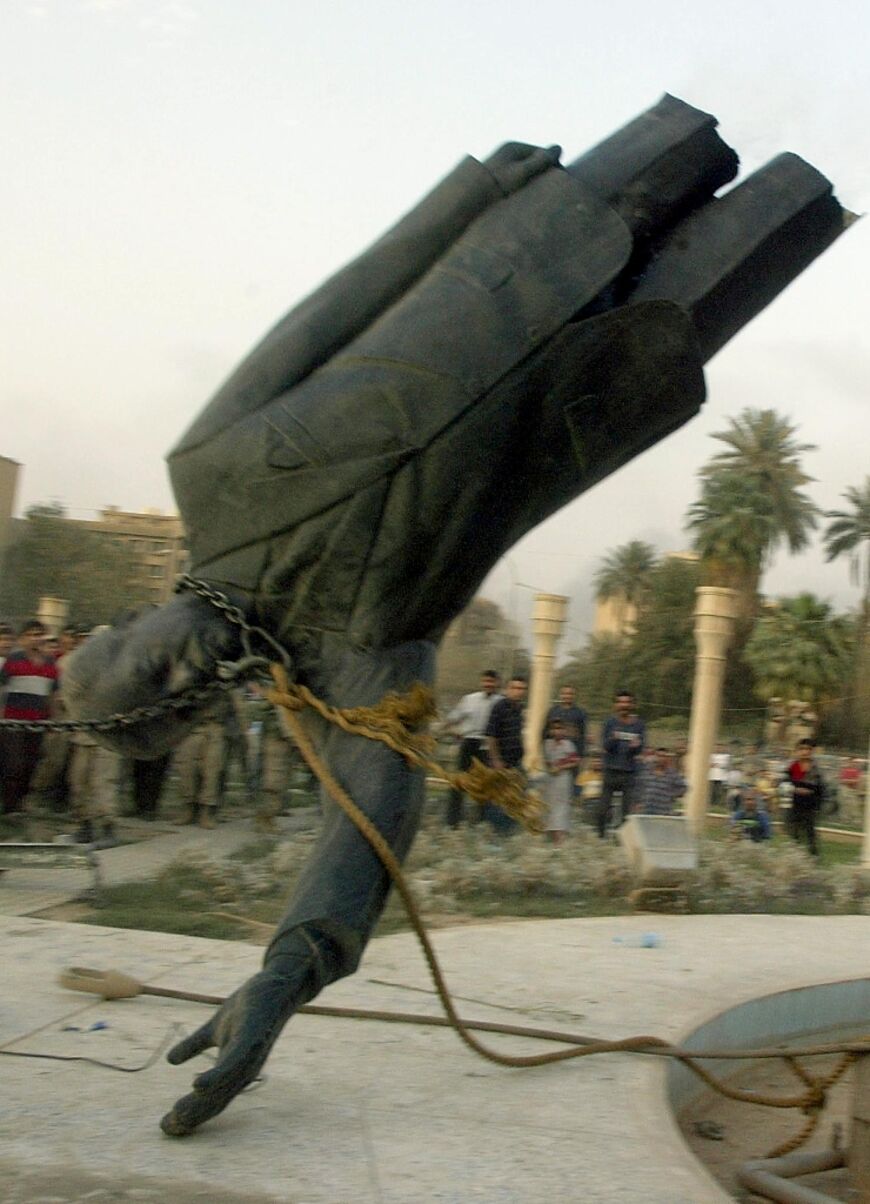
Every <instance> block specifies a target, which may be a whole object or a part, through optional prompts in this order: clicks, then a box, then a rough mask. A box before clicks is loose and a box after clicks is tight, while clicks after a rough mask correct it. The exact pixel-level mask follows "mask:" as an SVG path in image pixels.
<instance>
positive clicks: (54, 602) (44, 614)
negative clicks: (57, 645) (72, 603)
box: [36, 596, 69, 635]
mask: <svg viewBox="0 0 870 1204" xmlns="http://www.w3.org/2000/svg"><path fill="white" fill-rule="evenodd" d="M68 614H69V602H67V600H66V598H52V597H48V596H46V597H45V598H40V599H39V605H38V606H37V608H36V617H37V618H38V619H40V620H41V621H42V622H43V623H44V624H45V625H46V627H47V628H48V630H49V632H50V633H51V635H59V634H60V632H61V631H62V629H63V627H64V624H65V623H66V620H67V615H68Z"/></svg>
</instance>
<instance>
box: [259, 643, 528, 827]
mask: <svg viewBox="0 0 870 1204" xmlns="http://www.w3.org/2000/svg"><path fill="white" fill-rule="evenodd" d="M272 677H273V679H274V682H275V688H274V689H271V690H266V691H264V695H265V697H266V698H267V699H268V700H269V702H271V703H274V705H275V706H279V707H282V708H283V709H284V710H285V711H286V712H287V713H288V715H290V714H292V713H293V712H295V711H301V710H303V709H304V708H305V707H310V708H311V709H312V710H313V711H316V712H317V714H318V715H321V716H322V717H323V718H324V719H326V720H327V722H329V723H333V724H335V726H336V727H340V728H341V729H342V731H345V732H350V733H351V734H352V735H356V736H364V737H365V738H366V739H367V740H378V741H379V742H380V743H381V744H386V746H387V748H391V749H392V750H393V752H396V753H399V754H400V755H401V756H403V757H404V758H405V760H406V761H407V762H408V763H409V764H410V765H415V766H416V767H417V768H418V769H423V770H425V772H426V773H427V774H429V775H430V776H431V777H435V778H438V779H439V780H440V781H442V782H446V783H447V784H448V785H450V786H454V787H455V788H456V789H457V790H461V791H462V792H463V793H464V794H467V795H469V796H470V797H471V798H473V799H475V800H476V801H477V802H480V803H487V802H489V803H497V804H498V806H499V807H502V808H503V809H504V810H505V811H506V812H507V814H508V815H510V816H511V817H512V818H513V819H516V820H518V821H519V822H520V823H521V824H522V825H523V827H525V828H526V829H528V831H530V832H542V831H543V829H544V824H543V816H544V803H543V800H542V799H541V798H540V797H539V796H538V795H537V794H535V793H534V791H531V790H528V789H527V788H526V784H525V779H524V778H523V775H522V774H521V773H519V772H518V771H517V770H515V769H493V768H492V767H491V766H489V765H483V764H482V763H481V762H480V761H478V760H476V759H475V760H474V761H472V763H471V768H470V769H469V770H468V771H467V772H465V773H454V772H451V771H450V770H448V769H445V768H444V767H443V766H442V765H439V764H438V762H437V761H435V760H434V759H433V758H432V755H431V754H432V752H433V750H434V747H435V741H434V740H433V739H432V737H431V736H430V735H429V733H428V731H426V730H425V728H424V725H425V724H426V723H427V722H428V721H429V720H430V719H432V718H433V717H434V716H435V714H436V711H435V700H434V698H433V695H432V691H431V690H429V689H427V687H426V686H423V685H421V684H420V683H419V682H417V683H416V684H415V685H414V686H412V687H411V689H410V690H409V691H408V693H407V694H387V695H386V696H385V697H384V698H382V699H381V701H380V702H379V703H378V704H377V705H376V706H373V707H347V708H340V707H332V706H329V705H328V703H325V702H323V701H322V700H321V699H319V698H317V697H316V695H314V694H312V692H311V691H310V690H309V689H308V688H307V686H302V685H298V684H296V683H291V682H290V681H289V679H288V677H287V673H286V670H285V669H284V667H283V666H282V665H272Z"/></svg>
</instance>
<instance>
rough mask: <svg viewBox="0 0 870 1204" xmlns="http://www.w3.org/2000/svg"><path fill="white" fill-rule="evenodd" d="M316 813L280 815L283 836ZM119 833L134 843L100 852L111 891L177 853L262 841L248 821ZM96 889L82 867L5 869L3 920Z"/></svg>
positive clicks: (221, 852)
mask: <svg viewBox="0 0 870 1204" xmlns="http://www.w3.org/2000/svg"><path fill="white" fill-rule="evenodd" d="M318 814H319V813H318V809H317V807H305V808H299V809H298V810H295V811H293V812H291V813H290V814H289V815H286V816H281V817H280V818H279V819H278V820H277V824H278V827H279V831H280V835H282V836H287V835H290V834H292V833H293V832H298V831H300V830H303V829H310V828H312V827H313V826H314V825H316V823H317V821H318ZM119 831H120V835H121V837H122V839H130V841H131V842H130V843H129V844H120V845H118V846H116V847H115V848H110V849H100V850H99V851H98V853H97V856H98V858H99V862H100V873H101V876H102V879H103V881H104V883H105V884H106V885H107V886H112V885H115V884H116V883H120V882H141V881H145V880H147V879H148V878H153V877H155V876H156V875H157V874H158V873H159V872H160V870H161V869H163V867H164V866H166V865H168V864H169V863H170V862H171V861H173V860H174V859H175V858H176V857H177V856H178V855H179V853H182V852H186V851H187V850H189V849H191V848H201V849H202V850H203V851H205V852H208V854H209V855H210V856H214V857H216V858H219V857H225V856H227V855H228V854H230V853H233V852H235V851H236V850H237V849H239V848H241V847H242V846H243V845H246V844H250V843H251V842H252V841H255V840H257V839H260V838H261V836H260V833H258V832H257V830H256V829H255V828H254V825H253V822H252V820H251V819H250V818H244V819H232V820H229V821H228V822H226V823H220V824H218V825H217V827H216V828H214V829H212V830H210V831H206V830H204V829H202V828H198V827H196V826H186V827H177V826H173V825H172V824H169V823H157V824H144V823H142V822H141V821H137V820H123V819H122V820H121V821H120V823H119ZM92 885H93V875H92V873H91V872H90V871H89V870H88V869H87V868H86V867H85V865H84V864H83V866H82V868H81V869H78V868H69V869H68V868H66V867H43V868H40V867H39V866H38V865H28V866H26V867H22V868H20V869H18V868H16V869H10V870H6V871H4V872H3V873H2V874H0V915H16V916H30V915H35V914H38V913H39V912H41V911H45V910H47V909H48V908H51V907H58V906H60V905H61V904H63V903H67V902H69V901H71V900H73V899H77V898H79V897H80V896H81V895H82V893H83V892H85V891H87V890H88V889H89V888H90V887H91V886H92Z"/></svg>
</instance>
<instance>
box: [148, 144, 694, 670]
mask: <svg viewBox="0 0 870 1204" xmlns="http://www.w3.org/2000/svg"><path fill="white" fill-rule="evenodd" d="M631 250H632V237H631V234H630V233H629V230H628V228H627V227H626V225H625V224H624V222H623V221H622V219H621V218H620V217H619V216H618V214H617V213H615V212H614V211H613V210H612V209H610V208H609V207H608V206H607V205H606V204H605V203H604V202H603V201H602V200H601V199H599V198H598V197H597V196H596V195H595V194H593V193H592V192H591V191H590V190H589V189H588V188H587V187H585V186H584V185H583V184H581V183H580V182H579V181H578V180H577V179H575V178H573V177H572V176H571V175H569V174H567V173H566V172H565V171H563V170H562V169H560V168H552V169H550V170H547V171H545V172H544V173H543V174H542V175H539V176H538V177H536V178H535V179H533V180H531V181H530V182H529V183H527V184H526V185H525V187H523V188H522V189H521V190H519V191H518V192H515V193H512V194H511V195H509V196H507V197H505V196H502V195H501V193H500V192H499V190H498V188H497V186H496V183H495V180H494V178H493V177H492V176H491V174H490V173H489V172H488V171H487V169H486V168H485V167H484V166H483V165H482V164H480V163H478V162H477V161H476V160H474V159H466V160H464V161H463V162H462V163H461V164H460V165H459V166H458V167H457V168H456V169H455V171H454V172H452V173H451V174H450V175H449V176H448V177H447V178H446V179H445V180H444V181H443V182H442V183H441V184H440V185H438V186H437V187H436V188H435V190H434V191H433V192H432V193H431V194H430V195H429V196H428V197H426V198H425V199H424V200H423V201H422V202H421V203H420V205H418V206H417V207H416V208H415V209H414V210H413V211H412V212H411V213H410V214H409V215H408V216H406V217H405V218H404V219H402V221H400V222H399V223H398V225H397V226H395V227H394V228H393V229H392V230H391V231H389V232H388V234H387V235H385V236H384V237H383V238H382V239H381V240H380V241H379V242H378V243H376V244H375V245H374V246H373V247H372V248H371V249H370V250H369V251H367V252H366V253H365V254H364V255H362V256H361V257H360V258H359V259H358V260H356V261H355V262H354V263H352V264H351V265H350V266H349V267H347V268H345V269H344V270H343V271H341V272H340V273H338V275H336V276H335V277H333V278H332V279H331V280H330V281H328V282H327V283H326V284H325V285H324V286H323V287H322V288H320V289H319V290H317V292H315V293H314V294H313V295H312V296H311V297H310V298H308V299H307V300H306V301H304V302H303V303H302V304H301V305H299V306H298V307H297V308H296V309H294V310H292V311H291V312H290V313H289V314H288V315H287V316H286V317H285V318H284V319H283V320H282V321H281V322H280V323H279V324H278V325H277V326H276V327H275V329H274V330H273V331H272V332H271V333H270V334H269V335H268V336H267V337H266V339H265V340H264V341H263V342H262V343H261V344H260V345H259V346H258V347H257V348H256V349H255V350H254V351H253V352H252V353H251V355H250V356H249V357H248V358H247V359H246V360H245V361H244V362H243V363H242V365H241V366H240V367H239V368H238V369H237V371H236V372H235V373H234V374H233V375H232V376H231V377H230V379H229V380H228V382H227V383H226V384H225V385H224V386H223V388H222V389H221V390H220V391H219V392H218V394H217V395H216V396H215V397H214V399H213V400H212V401H211V402H210V404H209V405H208V406H207V407H206V409H205V410H204V411H203V413H202V414H201V415H200V417H199V418H198V419H197V420H196V421H195V422H194V424H193V425H192V427H191V428H190V430H189V431H188V432H187V434H186V435H185V436H184V438H183V439H182V441H181V442H180V444H179V445H178V447H177V448H176V449H175V450H174V451H173V452H172V454H171V455H170V459H169V464H170V472H171V477H172V482H173V486H174V488H175V492H176V496H177V498H178V501H179V505H180V508H181V512H182V516H183V518H184V520H185V523H186V525H187V528H188V532H189V537H190V547H191V553H192V566H193V567H192V571H193V572H194V573H195V574H197V575H200V576H203V577H205V578H207V579H208V580H211V581H214V582H216V583H227V584H232V585H235V586H239V587H242V588H243V589H245V590H247V591H250V593H251V594H252V595H253V598H254V600H255V603H256V606H257V608H258V610H259V613H260V614H261V615H262V617H263V619H264V621H269V622H270V624H272V626H273V629H277V631H278V632H279V634H280V635H281V636H282V637H283V638H284V639H286V640H287V641H289V642H292V641H293V639H294V636H295V637H299V636H301V635H302V633H303V632H309V633H313V632H332V633H336V634H338V633H341V634H343V635H344V636H345V637H346V638H347V639H348V640H349V641H350V642H351V643H352V644H353V645H355V646H360V647H379V646H385V645H392V644H396V643H399V642H401V641H403V640H407V639H417V638H426V637H430V638H431V637H433V636H437V634H438V633H439V632H440V630H441V629H442V628H443V626H444V625H445V624H446V623H447V622H449V620H450V618H452V616H453V615H454V614H455V613H456V611H457V610H458V609H459V608H460V607H461V606H462V605H464V603H465V602H466V601H467V600H468V599H469V598H470V597H471V596H472V595H473V593H474V591H475V589H476V588H477V586H478V585H479V583H480V581H481V580H482V579H483V577H484V576H485V575H486V573H487V572H488V571H489V569H490V567H491V566H492V564H493V563H494V561H495V560H496V559H497V558H498V556H499V555H501V553H502V552H503V551H505V550H506V549H507V548H508V547H510V545H511V544H513V543H514V542H515V541H516V540H517V539H518V538H520V536H521V535H523V534H525V532H526V531H528V530H529V529H531V528H532V527H533V526H535V525H536V524H537V523H539V522H540V521H541V520H542V519H543V518H545V517H546V516H547V515H548V514H550V513H552V512H553V511H555V510H556V509H558V508H559V507H560V506H562V505H564V504H565V503H566V502H567V501H569V500H570V499H571V498H573V497H575V496H577V494H579V493H580V492H582V490H583V489H585V488H587V487H588V486H589V485H590V484H592V483H594V482H595V481H597V480H599V479H601V478H602V477H603V476H605V475H607V473H608V472H612V471H613V470H614V468H616V467H618V466H619V464H621V463H623V462H624V461H625V460H626V459H628V458H629V457H630V456H632V455H634V454H636V453H637V452H638V451H640V450H642V449H643V448H644V447H646V446H648V445H650V444H651V443H653V442H655V441H656V440H658V439H659V438H661V437H662V435H663V434H664V433H666V432H667V431H668V430H670V429H672V428H673V427H674V426H677V425H679V424H680V423H682V422H683V421H685V420H686V419H687V418H688V417H690V416H691V415H692V414H694V413H695V412H696V411H697V410H698V408H699V406H700V404H701V402H702V401H703V398H704V383H703V373H702V365H701V359H700V356H699V354H698V351H697V348H696V344H695V338H694V334H693V329H692V324H691V321H690V319H689V317H688V315H687V314H686V313H684V311H682V310H681V309H680V308H679V307H678V306H676V305H673V304H671V303H669V302H664V301H650V302H645V303H641V304H637V305H633V306H624V307H622V308H621V309H619V310H613V311H611V312H603V313H598V314H597V316H591V312H592V311H591V303H592V302H593V301H594V300H595V298H597V297H599V296H600V295H601V294H602V293H603V292H604V291H605V290H606V289H607V286H608V285H609V284H610V283H611V282H612V281H613V280H614V279H615V278H616V277H617V276H618V275H619V273H620V272H621V271H622V270H623V268H624V267H625V265H626V263H627V261H628V259H629V256H630V254H631ZM584 310H585V311H586V314H587V315H590V316H584ZM218 502H219V504H220V514H219V517H217V518H216V517H215V515H216V513H217V505H218Z"/></svg>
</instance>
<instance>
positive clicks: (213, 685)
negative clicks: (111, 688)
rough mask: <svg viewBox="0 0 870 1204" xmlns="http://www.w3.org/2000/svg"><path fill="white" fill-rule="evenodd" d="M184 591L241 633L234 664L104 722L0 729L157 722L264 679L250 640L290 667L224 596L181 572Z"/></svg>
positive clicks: (17, 726) (11, 723) (5, 722)
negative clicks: (197, 683) (203, 681)
mask: <svg viewBox="0 0 870 1204" xmlns="http://www.w3.org/2000/svg"><path fill="white" fill-rule="evenodd" d="M183 590H188V591H190V593H193V594H196V596H197V597H199V598H203V599H204V600H205V601H206V602H209V603H210V604H211V605H212V606H214V608H215V609H216V610H218V611H220V613H221V614H222V615H223V616H224V618H225V619H226V620H227V622H228V623H232V624H233V626H235V627H238V628H239V629H240V630H241V633H242V648H243V649H244V652H245V655H244V656H243V657H242V658H240V659H239V660H237V661H218V662H217V665H216V673H217V676H216V678H215V679H214V680H212V681H209V682H206V684H205V685H204V686H196V687H194V686H191V687H189V688H188V689H187V690H184V691H183V692H182V693H181V694H173V695H172V697H170V698H163V699H161V700H160V702H153V703H150V704H149V705H147V706H141V707H134V708H133V710H132V711H125V712H123V713H122V712H116V713H115V714H114V715H107V716H106V718H105V719H0V729H4V728H13V729H14V730H16V731H19V732H105V733H108V732H116V731H121V730H123V729H124V728H128V727H133V726H135V725H136V724H137V723H147V722H148V721H149V720H151V719H160V718H161V717H162V716H163V715H168V714H172V713H173V712H174V711H184V710H188V709H195V708H196V707H198V706H199V705H200V704H201V703H204V702H207V701H208V700H209V699H210V698H211V697H212V695H214V694H218V693H221V692H223V691H226V690H230V689H232V687H233V686H234V685H235V684H236V683H237V682H238V681H239V680H241V679H243V678H249V677H254V676H257V675H261V676H266V675H267V672H268V667H269V664H270V662H269V660H268V659H267V658H266V657H264V656H258V655H257V654H256V653H255V652H254V649H253V645H252V643H251V640H252V638H255V639H257V640H260V641H262V642H263V643H264V644H265V645H266V647H267V648H268V649H269V650H271V651H272V652H274V653H277V655H278V657H279V659H280V660H281V662H282V664H284V665H286V666H287V667H288V668H289V667H290V665H291V663H292V662H291V658H290V654H289V653H288V652H287V650H286V648H283V647H282V646H281V644H279V643H278V641H277V640H276V639H275V638H274V637H273V636H271V635H269V633H268V631H265V630H264V629H263V628H262V627H256V626H254V625H253V624H251V623H249V622H248V620H247V619H246V618H245V615H244V612H243V611H242V609H241V607H239V606H236V605H235V604H234V603H233V602H231V601H230V599H229V598H228V597H227V595H226V594H225V593H223V592H222V591H221V590H219V589H215V587H214V586H211V585H209V584H208V582H206V581H200V580H198V579H197V578H196V577H191V576H189V575H188V574H187V573H183V574H182V575H181V576H180V577H179V578H178V579H177V581H176V583H175V591H176V593H180V592H181V591H183Z"/></svg>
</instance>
